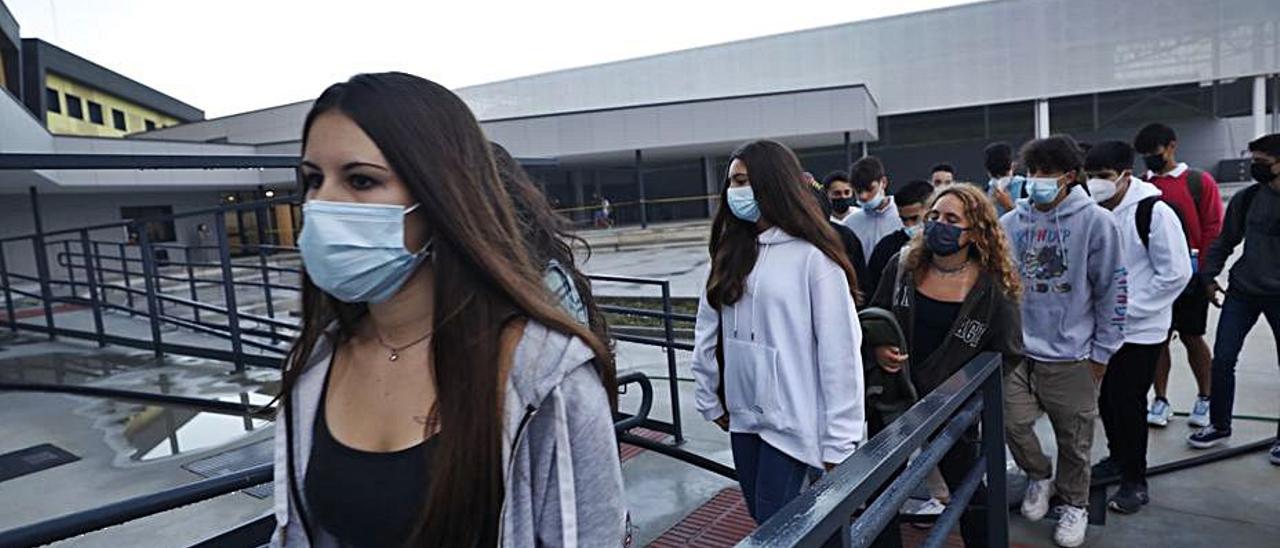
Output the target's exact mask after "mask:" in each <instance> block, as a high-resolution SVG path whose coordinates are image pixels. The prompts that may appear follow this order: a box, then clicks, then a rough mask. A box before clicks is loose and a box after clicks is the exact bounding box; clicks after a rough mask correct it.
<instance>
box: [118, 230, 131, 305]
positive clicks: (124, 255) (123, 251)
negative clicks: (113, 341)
mask: <svg viewBox="0 0 1280 548" xmlns="http://www.w3.org/2000/svg"><path fill="white" fill-rule="evenodd" d="M120 271H121V272H123V273H124V295H125V301H126V302H128V303H129V315H130V316H133V315H134V312H133V286H132V285H131V284H130V283H129V253H128V249H127V248H125V244H124V242H121V243H120Z"/></svg>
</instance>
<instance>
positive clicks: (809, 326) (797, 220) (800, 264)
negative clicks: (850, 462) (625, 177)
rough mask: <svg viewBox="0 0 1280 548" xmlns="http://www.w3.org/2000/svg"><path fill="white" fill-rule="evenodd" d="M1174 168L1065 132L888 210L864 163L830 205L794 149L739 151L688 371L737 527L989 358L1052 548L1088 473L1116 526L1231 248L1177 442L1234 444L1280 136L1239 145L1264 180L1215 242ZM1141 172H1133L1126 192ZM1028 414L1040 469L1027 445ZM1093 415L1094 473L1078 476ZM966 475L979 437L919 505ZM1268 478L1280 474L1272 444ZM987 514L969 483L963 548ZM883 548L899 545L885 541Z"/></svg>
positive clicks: (1081, 515)
mask: <svg viewBox="0 0 1280 548" xmlns="http://www.w3.org/2000/svg"><path fill="white" fill-rule="evenodd" d="M1176 149H1177V140H1176V135H1175V134H1174V133H1173V131H1172V130H1171V129H1169V128H1168V127H1166V126H1163V125H1160V124H1152V125H1150V126H1148V127H1146V128H1143V129H1142V131H1140V132H1139V134H1138V135H1137V137H1136V139H1135V142H1134V144H1130V143H1127V142H1122V141H1105V142H1099V143H1095V144H1093V145H1092V146H1087V145H1081V144H1079V143H1077V142H1075V141H1074V140H1073V139H1072V138H1071V137H1069V136H1065V135H1057V136H1051V137H1048V138H1044V139H1036V140H1033V141H1031V142H1029V143H1027V144H1026V145H1025V146H1023V148H1022V149H1021V151H1020V154H1019V158H1018V160H1019V161H1018V162H1016V163H1017V164H1019V165H1020V169H1019V170H1018V171H1020V173H1018V174H1015V170H1014V164H1015V161H1014V158H1013V156H1014V155H1013V149H1012V147H1009V146H1008V145H1005V144H994V145H992V146H990V147H988V148H987V151H986V167H987V171H988V172H989V175H990V177H991V178H990V181H989V182H988V183H987V185H986V188H982V187H981V186H979V185H972V184H963V183H957V182H955V180H954V169H952V168H951V167H950V166H949V165H947V164H939V165H938V166H935V167H934V168H933V169H932V170H931V174H930V181H924V180H920V181H912V182H910V183H908V184H906V185H904V186H902V188H900V189H899V190H898V192H897V193H896V194H895V195H890V193H889V186H890V185H889V179H888V177H887V176H886V174H885V170H884V166H883V165H882V164H881V162H880V161H879V160H877V159H876V158H874V157H870V156H868V157H864V158H862V159H860V160H858V161H857V162H855V163H854V164H853V165H852V166H850V169H849V171H848V172H834V173H832V174H829V175H827V176H826V177H824V179H823V182H822V187H823V189H824V190H825V192H826V196H825V198H826V199H827V200H829V204H823V203H821V202H822V198H823V197H822V196H821V195H820V196H819V198H818V199H817V200H815V199H814V198H813V196H812V193H809V192H805V191H804V190H803V187H805V186H807V183H806V182H805V177H804V176H803V175H802V173H803V172H802V168H801V166H800V162H799V160H798V159H797V157H796V156H795V154H793V153H792V152H791V151H790V150H788V149H787V148H786V147H784V146H782V145H780V144H778V143H775V142H772V141H754V142H751V143H748V144H746V145H743V146H742V147H741V148H739V149H738V150H737V151H735V152H734V153H733V155H732V156H731V164H730V166H729V171H728V174H727V177H726V179H725V182H724V188H723V195H722V198H723V200H722V204H723V205H722V207H721V208H720V211H719V212H718V214H717V216H716V218H715V221H714V223H713V226H712V234H711V243H710V254H711V270H710V274H709V277H708V281H707V286H706V292H705V295H704V296H703V298H702V299H701V301H700V303H699V310H698V316H697V326H696V330H695V350H694V356H693V371H694V376H695V379H696V381H697V397H696V400H697V407H698V410H699V412H701V413H702V415H703V416H704V417H705V418H706V419H707V420H711V421H715V422H716V423H717V424H718V425H719V426H720V427H721V428H723V429H725V430H726V431H728V432H729V433H730V436H731V439H732V449H733V457H734V462H735V465H736V467H737V469H738V472H739V481H740V483H741V486H742V491H743V495H744V496H745V497H746V501H747V505H748V508H749V510H750V512H751V515H752V516H753V517H754V518H755V519H756V520H757V521H760V522H763V521H765V520H767V519H768V518H769V517H770V516H772V515H773V514H774V513H776V512H777V510H778V509H779V508H781V507H782V506H783V505H784V504H785V503H786V502H788V501H789V500H791V499H792V498H794V497H795V496H796V495H797V494H799V493H800V491H801V490H802V489H804V487H805V485H806V482H807V480H808V478H809V477H810V471H811V470H817V471H821V470H823V469H830V468H831V467H833V466H835V465H837V464H839V463H840V462H842V461H843V460H844V459H845V458H847V457H848V456H849V455H851V454H852V453H853V452H854V451H856V450H857V447H858V445H859V444H861V443H863V442H865V441H866V439H867V438H868V437H869V436H871V435H874V434H875V433H876V432H878V431H879V430H882V429H884V428H885V427H886V426H887V425H888V424H889V423H891V422H892V421H893V420H894V419H895V418H897V417H898V416H899V415H900V414H901V413H902V412H904V411H905V410H906V409H907V408H909V407H910V406H911V405H912V404H913V403H914V402H915V401H916V400H918V399H919V398H922V397H924V396H925V395H926V394H928V393H929V392H930V391H932V390H933V389H935V388H936V387H937V386H939V385H940V384H941V383H942V382H943V381H945V380H946V379H947V378H949V377H950V376H951V375H952V374H954V373H955V372H956V371H958V370H959V369H960V368H961V367H963V366H964V365H965V363H967V362H968V361H969V360H970V359H972V358H973V357H974V356H976V355H978V354H979V353H982V352H996V353H998V354H1000V355H1001V356H1002V357H1003V376H1004V385H1005V409H1004V412H1005V421H1006V425H1007V426H1006V431H1005V432H1004V433H1003V435H1004V436H1005V439H1006V441H1007V443H1008V447H1009V450H1010V452H1011V453H1012V455H1013V458H1014V460H1015V461H1016V463H1017V465H1018V466H1019V467H1020V468H1021V469H1022V470H1023V471H1024V472H1026V474H1027V476H1028V480H1029V482H1028V488H1027V492H1026V495H1025V496H1024V498H1023V503H1022V514H1023V515H1025V516H1026V517H1028V518H1030V519H1033V520H1038V519H1041V518H1044V517H1045V516H1046V515H1049V514H1050V512H1053V513H1054V515H1055V516H1056V519H1057V521H1058V525H1057V528H1056V529H1055V532H1054V540H1055V542H1056V543H1057V544H1059V545H1061V546H1079V545H1080V544H1082V543H1083V542H1084V540H1085V534H1086V531H1087V525H1088V512H1087V510H1086V505H1087V500H1088V494H1089V488H1090V484H1091V481H1092V477H1093V476H1094V475H1101V476H1108V477H1110V476H1118V477H1119V478H1120V480H1121V487H1120V489H1119V490H1118V491H1117V492H1116V493H1115V495H1114V496H1112V497H1111V499H1110V500H1109V507H1110V508H1112V509H1113V510H1115V511H1117V512H1122V513H1133V512H1137V511H1138V510H1140V509H1141V507H1142V505H1144V504H1146V503H1147V502H1148V501H1149V495H1148V492H1147V486H1146V446H1147V427H1148V421H1149V420H1150V419H1151V418H1152V416H1156V415H1160V416H1163V418H1164V424H1167V420H1168V416H1167V414H1166V411H1164V410H1163V409H1162V408H1161V406H1164V407H1167V406H1168V400H1167V399H1165V396H1166V393H1165V387H1166V383H1167V375H1168V369H1169V367H1168V361H1169V359H1168V348H1167V347H1168V343H1169V341H1170V334H1171V332H1176V333H1178V334H1179V336H1180V337H1181V339H1182V340H1183V342H1184V344H1186V345H1187V347H1188V351H1189V355H1190V356H1191V357H1190V361H1191V362H1192V366H1193V368H1198V367H1200V366H1199V365H1198V364H1197V360H1199V359H1201V358H1202V357H1203V358H1204V359H1205V360H1207V357H1204V356H1199V354H1201V352H1199V349H1198V346H1197V345H1204V341H1203V336H1204V334H1205V324H1206V323H1207V306H1208V304H1209V302H1210V300H1214V302H1216V294H1217V293H1219V292H1220V291H1221V290H1220V289H1219V287H1218V285H1217V283H1216V277H1217V275H1219V274H1220V273H1221V272H1222V270H1223V268H1224V265H1225V263H1226V261H1227V258H1228V257H1229V256H1231V254H1232V251H1233V250H1234V249H1235V248H1236V247H1237V246H1238V245H1239V243H1240V242H1241V241H1242V240H1243V241H1244V242H1245V247H1246V252H1245V254H1244V256H1243V257H1242V258H1241V259H1240V260H1239V261H1238V262H1237V263H1236V265H1235V267H1234V268H1233V269H1232V273H1231V280H1230V284H1229V285H1228V291H1227V292H1226V294H1227V297H1226V300H1225V302H1224V303H1223V311H1222V315H1221V318H1220V324H1219V329H1218V333H1217V339H1216V348H1215V350H1216V352H1215V354H1216V356H1215V357H1214V359H1213V362H1212V364H1213V365H1212V375H1211V378H1212V379H1211V380H1212V390H1210V389H1209V385H1210V379H1209V378H1208V377H1210V375H1208V374H1207V373H1208V371H1205V374H1204V375H1198V379H1199V378H1200V377H1205V378H1204V379H1203V380H1201V381H1200V386H1199V392H1200V394H1199V396H1200V397H1199V398H1197V404H1196V406H1195V408H1194V409H1193V413H1192V424H1193V425H1197V426H1201V427H1202V428H1201V429H1200V430H1199V431H1197V432H1195V433H1193V434H1192V435H1191V436H1190V437H1189V439H1188V442H1189V443H1190V444H1191V445H1192V446H1193V447H1210V446H1212V445H1213V444H1215V443H1220V442H1221V441H1222V440H1223V439H1225V438H1226V437H1228V436H1230V432H1231V430H1230V424H1231V418H1230V415H1231V401H1232V399H1233V397H1234V394H1233V391H1234V390H1233V389H1234V382H1233V379H1234V373H1233V372H1234V366H1235V362H1236V358H1237V355H1238V353H1239V351H1240V348H1241V346H1242V344H1243V340H1244V337H1245V335H1246V334H1247V333H1248V331H1249V329H1250V328H1251V327H1252V325H1253V324H1254V323H1256V321H1257V318H1258V316H1259V315H1266V316H1267V318H1268V321H1269V322H1270V323H1271V326H1272V330H1273V334H1276V335H1277V336H1280V322H1278V320H1280V306H1277V304H1276V303H1280V287H1277V286H1280V276H1277V275H1276V272H1280V248H1278V247H1277V246H1280V208H1278V207H1276V206H1277V205H1278V204H1277V202H1276V201H1275V200H1277V199H1280V135H1268V136H1265V137H1262V138H1259V139H1257V140H1255V141H1253V142H1251V143H1250V144H1249V149H1250V151H1251V154H1252V155H1253V164H1252V173H1253V177H1254V179H1255V180H1256V184H1254V185H1252V186H1249V187H1248V188H1246V189H1244V190H1242V191H1240V192H1239V193H1237V194H1236V196H1235V197H1234V198H1233V199H1232V202H1231V205H1230V206H1229V207H1228V208H1227V215H1226V222H1225V223H1223V222H1222V218H1221V212H1222V204H1221V198H1220V197H1219V193H1218V189H1217V185H1216V183H1215V182H1214V181H1213V179H1212V177H1210V176H1209V175H1208V174H1206V173H1203V172H1199V171H1197V170H1192V169H1190V168H1188V167H1187V166H1186V165H1185V164H1179V163H1177V162H1176V161H1175V158H1176V156H1175V154H1176ZM1138 153H1141V154H1143V155H1144V156H1143V157H1144V163H1145V164H1146V166H1147V168H1148V170H1147V171H1146V172H1145V173H1144V174H1140V175H1139V174H1136V173H1137V172H1136V171H1135V168H1134V162H1135V157H1136V154H1138ZM828 205H829V207H826V206H828ZM824 214H829V215H830V216H829V218H827V219H824V218H823V217H822V216H823V215H824ZM1215 215H1216V216H1217V218H1214V217H1215ZM1220 226H1221V227H1224V228H1223V229H1222V230H1221V235H1219V228H1218V227H1220ZM846 230H847V231H848V232H852V233H853V235H854V236H855V237H856V241H854V242H852V243H853V244H855V245H853V246H850V245H847V243H846V245H845V246H843V247H844V248H845V249H849V248H850V247H853V248H856V249H855V250H854V251H846V252H844V253H841V248H842V246H841V245H840V243H841V241H842V240H841V232H845V231H846ZM848 239H849V238H848V237H847V236H846V237H845V240H846V242H847V240H848ZM860 260H866V261H867V264H866V265H862V266H864V269H863V270H862V272H865V276H864V275H863V274H862V273H861V272H858V270H859V269H858V268H857V266H860V265H857V264H854V263H856V261H860ZM1203 354H1207V350H1206V351H1205V352H1203ZM1198 356H1199V357H1198ZM1162 376H1163V377H1164V380H1161V377H1162ZM1153 383H1154V384H1155V385H1156V388H1157V390H1156V395H1157V399H1156V400H1155V403H1154V404H1153V408H1152V409H1151V411H1150V412H1149V411H1148V409H1147V393H1148V391H1149V390H1150V388H1151V387H1152V385H1153ZM1043 415H1047V416H1048V419H1049V422H1050V423H1051V425H1052V427H1053V432H1054V436H1055V438H1056V442H1057V443H1056V446H1057V458H1056V467H1057V470H1056V473H1055V470H1054V459H1051V458H1050V457H1049V456H1047V455H1045V454H1044V451H1043V449H1042V445H1041V442H1040V439H1039V438H1038V437H1037V435H1036V432H1035V430H1034V426H1035V423H1036V421H1037V420H1038V419H1039V418H1040V417H1041V416H1043ZM1099 417H1100V418H1101V422H1102V425H1103V429H1104V431H1105V433H1106V437H1107V442H1108V447H1107V448H1108V452H1109V456H1108V457H1107V458H1106V459H1103V460H1102V461H1101V462H1099V463H1097V464H1094V463H1092V461H1091V452H1092V445H1093V438H1094V424H1095V423H1096V422H1097V421H1098V419H1099ZM1151 422H1152V423H1153V424H1155V423H1156V421H1151ZM978 457H979V454H978V431H977V427H976V426H975V427H974V428H973V429H972V430H971V431H969V432H967V433H966V435H965V436H963V438H962V439H961V440H960V441H959V442H958V443H957V444H956V445H955V447H954V448H953V449H952V450H951V451H950V452H948V453H947V455H946V456H945V458H944V459H943V460H942V462H941V464H940V466H939V471H940V472H941V474H940V476H941V481H938V482H937V483H938V484H941V485H937V486H931V491H935V490H940V491H942V492H943V493H945V492H946V491H947V488H950V489H955V488H957V487H958V484H959V482H960V481H961V480H962V478H963V476H964V474H965V473H966V472H967V471H968V470H969V469H970V468H971V466H972V464H973V463H974V462H975V461H976V459H977V458H978ZM1271 459H1272V462H1273V463H1276V464H1280V444H1277V446H1276V447H1275V448H1273V450H1272V454H1271ZM987 511H988V509H987V508H986V504H985V492H984V490H983V489H982V488H981V487H980V488H979V490H978V492H977V493H976V494H975V495H974V497H973V499H972V502H971V503H970V505H969V507H968V508H967V509H966V511H965V514H964V517H963V519H962V521H961V532H962V536H963V537H964V539H965V542H966V545H969V546H981V545H983V543H984V542H985V531H983V530H982V528H983V527H984V524H985V512H987ZM898 544H900V541H899V539H898V538H897V528H896V526H891V527H889V528H888V529H887V530H886V531H885V533H884V534H882V535H881V537H880V538H879V539H878V540H877V545H884V546H892V545H898Z"/></svg>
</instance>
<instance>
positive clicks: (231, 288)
mask: <svg viewBox="0 0 1280 548" xmlns="http://www.w3.org/2000/svg"><path fill="white" fill-rule="evenodd" d="M213 225H214V231H215V232H216V233H217V236H218V261H219V262H220V263H222V294H223V298H224V300H225V306H226V307H227V329H228V330H229V331H230V332H231V354H232V359H233V361H234V362H235V365H236V372H237V373H244V347H243V346H242V345H241V344H240V312H239V311H238V310H237V309H236V286H235V277H234V275H233V274H232V273H231V247H230V245H229V244H228V243H227V216H226V215H214V216H213ZM243 237H244V232H243V231H241V241H243Z"/></svg>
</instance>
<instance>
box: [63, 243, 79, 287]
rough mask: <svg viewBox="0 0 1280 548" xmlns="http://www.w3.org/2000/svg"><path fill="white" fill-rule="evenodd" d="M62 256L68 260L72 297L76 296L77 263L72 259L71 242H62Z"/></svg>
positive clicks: (68, 277)
mask: <svg viewBox="0 0 1280 548" xmlns="http://www.w3.org/2000/svg"><path fill="white" fill-rule="evenodd" d="M62 256H63V257H65V258H66V259H67V279H68V280H70V282H71V297H72V298H75V296H76V269H75V268H74V267H75V261H73V260H72V259H71V240H62Z"/></svg>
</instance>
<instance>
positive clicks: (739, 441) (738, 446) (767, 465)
mask: <svg viewBox="0 0 1280 548" xmlns="http://www.w3.org/2000/svg"><path fill="white" fill-rule="evenodd" d="M729 443H730V447H731V448H732V449H733V465H734V467H735V468H737V470H738V485H740V486H742V497H743V498H745V499H746V500H747V510H748V511H750V512H751V517H752V518H755V520H756V523H757V524H760V523H764V522H765V521H766V520H768V519H769V518H770V517H772V516H773V515H774V514H775V513H777V512H778V510H780V509H781V508H782V507H783V506H786V504H787V503H788V502H791V499H794V498H796V495H799V494H800V490H801V489H802V488H804V484H805V478H806V476H807V474H808V471H809V467H808V466H807V465H805V464H804V463H802V462H800V461H798V460H796V459H793V458H791V457H789V456H787V454H786V453H783V452H782V451H779V450H777V449H776V448H774V447H773V446H772V445H769V444H768V443H766V442H765V441H764V440H762V439H760V436H757V435H755V434H732V435H731V436H730V441H729Z"/></svg>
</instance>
